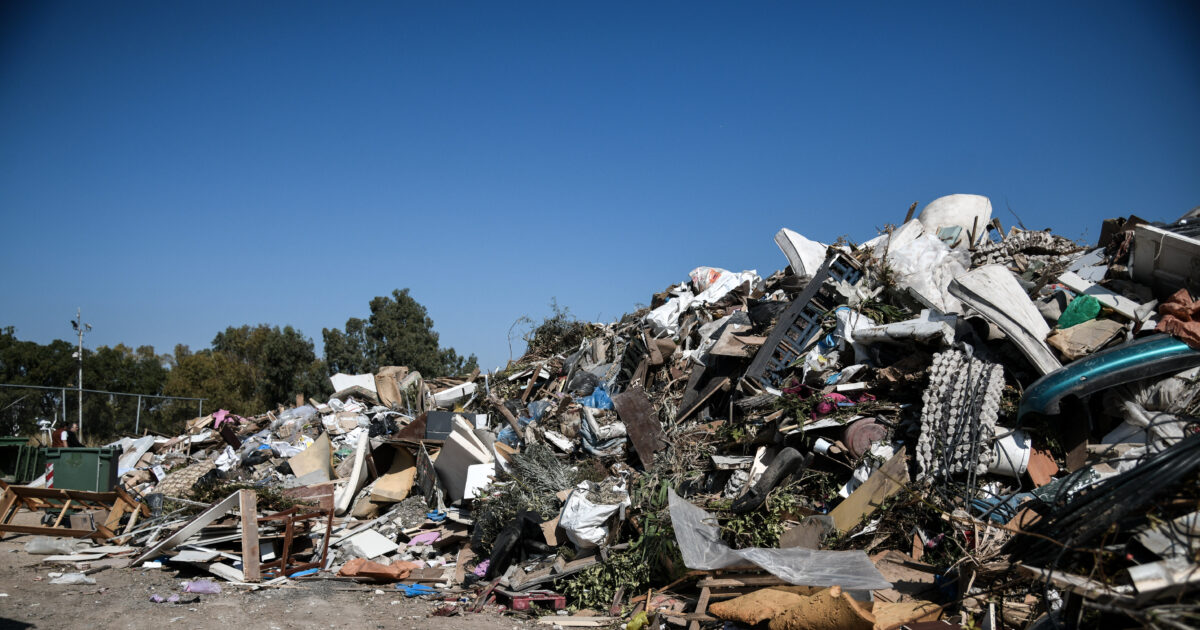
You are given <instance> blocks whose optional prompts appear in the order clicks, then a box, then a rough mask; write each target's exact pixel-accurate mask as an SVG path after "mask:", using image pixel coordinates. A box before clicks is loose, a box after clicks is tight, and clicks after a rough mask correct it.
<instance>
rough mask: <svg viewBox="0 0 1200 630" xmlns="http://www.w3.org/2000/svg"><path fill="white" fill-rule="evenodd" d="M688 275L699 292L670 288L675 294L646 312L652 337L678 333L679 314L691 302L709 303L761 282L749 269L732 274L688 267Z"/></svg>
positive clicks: (719, 270)
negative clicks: (653, 335) (689, 268)
mask: <svg viewBox="0 0 1200 630" xmlns="http://www.w3.org/2000/svg"><path fill="white" fill-rule="evenodd" d="M690 277H691V278H692V279H693V280H694V281H695V283H696V285H697V288H703V290H702V291H701V292H700V293H699V294H694V293H692V292H691V291H690V290H689V289H688V287H687V285H686V284H681V285H679V286H678V287H676V288H675V289H673V290H672V291H671V292H672V293H673V294H674V295H675V297H673V298H671V299H669V300H667V302H666V304H663V305H662V306H660V307H658V308H656V309H654V310H652V311H650V313H649V314H647V315H646V317H645V321H646V323H647V324H650V329H651V330H652V331H653V332H654V334H655V335H656V336H659V337H663V336H670V335H674V334H675V333H677V332H679V317H680V316H681V315H683V314H684V313H686V312H687V310H688V309H690V308H691V307H692V306H694V305H703V304H713V303H715V302H717V301H719V300H720V299H721V298H723V297H725V296H726V295H729V293H730V292H732V291H733V290H735V289H737V288H739V287H743V286H744V287H746V288H747V289H748V290H749V291H755V290H757V289H761V288H762V284H763V280H762V278H760V277H759V276H758V272H757V271H755V270H753V269H751V270H749V271H743V272H741V273H734V272H732V271H726V270H725V269H716V268H713V267H697V268H696V269H693V270H692V273H691V274H690Z"/></svg>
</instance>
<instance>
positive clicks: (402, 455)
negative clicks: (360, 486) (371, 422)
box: [371, 446, 417, 502]
mask: <svg viewBox="0 0 1200 630" xmlns="http://www.w3.org/2000/svg"><path fill="white" fill-rule="evenodd" d="M392 450H393V455H392V465H391V467H390V468H389V469H388V471H387V472H386V473H384V474H383V475H382V476H380V477H379V479H377V480H375V486H374V487H373V488H372V490H371V500H372V501H380V502H386V501H392V502H399V501H403V500H405V499H407V498H408V494H409V492H412V487H413V483H414V482H415V481H416V478H417V459H416V458H415V457H413V454H412V451H410V450H408V449H407V448H404V447H403V446H396V447H394V448H393V449H392Z"/></svg>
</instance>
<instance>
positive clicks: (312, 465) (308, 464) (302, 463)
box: [288, 433, 333, 481]
mask: <svg viewBox="0 0 1200 630" xmlns="http://www.w3.org/2000/svg"><path fill="white" fill-rule="evenodd" d="M332 452H333V449H332V444H331V443H330V441H329V434H327V433H322V434H321V435H320V437H318V438H317V439H316V440H315V441H313V443H312V444H311V445H309V447H308V448H306V449H304V450H303V451H300V452H299V453H297V454H296V455H293V456H292V457H291V458H290V459H288V465H290V466H291V467H292V473H293V474H294V475H296V476H297V477H303V476H304V475H307V474H308V473H311V472H314V471H320V472H321V476H323V477H324V479H318V481H329V480H330V479H333V464H332V463H331V459H330V458H331V457H332Z"/></svg>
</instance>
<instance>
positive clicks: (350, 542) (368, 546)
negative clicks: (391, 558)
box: [338, 529, 400, 560]
mask: <svg viewBox="0 0 1200 630" xmlns="http://www.w3.org/2000/svg"><path fill="white" fill-rule="evenodd" d="M338 546H339V547H341V548H342V549H345V550H349V551H350V552H351V553H352V554H354V557H356V558H366V559H367V560H370V559H372V558H378V557H379V556H382V555H385V554H389V553H392V552H393V551H395V550H397V549H399V548H400V545H398V544H396V541H394V540H389V539H388V537H387V536H384V535H383V534H380V533H379V532H377V531H375V530H373V529H366V530H363V531H361V532H358V533H357V534H354V535H353V536H348V537H346V538H343V539H342V540H341V541H339V542H338Z"/></svg>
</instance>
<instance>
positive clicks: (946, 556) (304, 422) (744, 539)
mask: <svg viewBox="0 0 1200 630" xmlns="http://www.w3.org/2000/svg"><path fill="white" fill-rule="evenodd" d="M915 209H916V206H915V204H914V207H913V209H912V210H910V212H909V217H907V219H906V221H905V222H904V223H903V224H902V225H900V226H899V227H889V228H888V229H887V230H886V231H885V232H884V233H883V234H880V235H878V236H875V237H874V238H872V239H871V240H869V241H866V242H864V243H862V244H852V243H848V242H838V243H835V244H833V245H827V244H823V243H819V242H816V241H813V240H810V239H808V238H806V237H804V236H803V235H801V234H799V233H797V232H795V231H792V230H789V229H783V230H780V232H779V233H778V234H777V235H776V236H775V243H776V245H777V246H778V247H779V249H780V250H781V252H782V253H783V255H784V257H785V258H786V261H787V266H786V267H785V268H784V269H783V270H781V271H779V272H776V273H774V274H772V275H770V276H768V277H765V278H763V277H761V276H759V275H758V274H757V272H755V271H742V272H733V271H728V270H724V269H717V268H712V267H698V268H696V269H695V270H693V271H692V272H691V274H690V275H689V279H688V281H685V282H682V283H680V284H679V285H676V286H670V287H666V288H665V289H664V290H663V291H662V292H660V293H657V294H655V295H654V296H652V299H651V303H650V306H649V307H648V308H645V309H642V310H639V311H637V312H634V313H631V314H629V315H626V316H625V317H624V318H622V319H621V320H620V321H617V322H614V323H607V324H598V323H587V322H580V321H574V320H571V319H569V318H566V317H563V316H562V315H561V314H558V315H556V316H555V317H554V318H551V319H548V320H546V321H545V322H543V324H542V325H541V326H539V327H536V328H535V329H534V330H533V331H532V333H531V334H530V336H529V338H528V342H529V344H528V350H527V352H526V354H525V356H523V357H522V358H521V359H519V360H517V361H514V362H511V363H510V364H509V365H508V366H507V367H506V368H505V369H504V370H503V371H500V372H497V373H493V374H482V375H481V374H479V373H478V372H476V373H474V374H471V375H468V376H465V377H461V378H439V379H426V378H422V376H421V375H420V374H419V373H417V372H412V371H410V370H408V369H407V368H405V367H402V366H393V367H384V368H382V369H381V370H380V371H379V372H378V373H376V374H360V375H345V374H338V375H335V376H333V377H332V379H331V380H332V382H333V385H334V389H335V390H336V393H335V394H334V396H333V397H332V398H330V399H329V400H328V401H325V402H318V401H311V400H310V401H307V402H306V401H297V406H296V407H293V408H291V409H281V410H280V411H278V412H272V413H268V414H265V415H263V416H258V417H254V418H241V417H238V416H235V415H232V414H229V413H228V412H225V411H223V410H222V411H218V412H217V413H215V414H212V415H209V416H205V417H202V418H196V419H195V420H193V421H191V422H189V423H188V426H187V430H186V432H185V434H183V435H180V436H178V437H173V438H164V437H156V436H152V435H151V436H142V437H130V438H127V439H124V440H122V441H121V442H119V443H118V444H117V445H116V446H119V447H120V448H121V449H122V452H123V455H122V457H121V459H120V464H119V471H118V472H119V475H120V483H119V485H118V487H117V488H115V489H114V490H113V492H110V493H88V492H79V491H74V490H63V489H49V488H35V487H19V486H13V487H7V488H6V489H5V497H4V503H3V505H4V506H5V512H4V513H3V514H0V532H4V531H7V532H20V533H30V534H39V535H49V536H70V537H90V538H92V539H93V540H94V541H95V542H96V543H98V544H101V545H106V546H102V547H94V548H90V549H72V550H68V552H67V553H66V554H60V556H57V557H58V558H60V560H63V561H67V562H79V561H82V560H80V558H87V559H91V560H95V559H97V558H100V557H104V556H112V555H114V554H115V555H117V556H121V557H123V558H125V559H126V560H127V561H128V563H129V564H131V565H133V566H145V565H147V564H155V563H159V562H166V563H169V564H173V565H188V566H190V567H193V568H198V569H199V570H202V571H205V572H208V573H210V574H212V575H213V576H214V577H216V578H219V579H221V580H224V581H225V583H227V584H235V585H237V584H271V583H280V582H284V581H293V582H303V581H311V580H327V579H341V580H355V581H360V582H369V583H394V584H396V588H398V589H400V590H403V591H404V592H405V594H406V595H408V596H410V597H416V596H422V597H427V598H430V599H434V600H437V601H438V602H439V604H440V605H443V607H442V608H439V610H438V612H437V613H436V614H452V613H467V612H472V611H479V610H482V609H484V608H485V607H488V606H493V607H494V606H497V605H500V606H504V607H505V609H507V610H511V611H525V610H533V609H537V608H540V609H543V610H547V609H548V610H561V609H563V608H564V607H567V606H570V607H572V608H573V609H574V614H573V615H568V616H562V614H558V615H553V616H552V617H551V618H550V622H552V623H555V624H558V625H563V626H566V625H572V626H605V625H612V624H615V623H618V622H621V623H626V624H627V626H626V627H627V628H629V630H639V629H640V628H642V627H660V626H662V625H663V624H670V625H678V626H683V625H687V626H689V629H690V630H696V629H697V628H698V627H699V626H700V625H709V624H717V623H719V622H721V621H722V620H724V621H727V622H732V623H736V624H738V625H741V626H746V627H749V626H754V625H759V624H766V626H767V627H769V628H770V629H771V630H799V629H801V628H822V629H823V628H829V629H835V628H836V629H840V628H897V627H912V628H918V627H935V626H929V625H922V624H923V623H926V622H930V621H938V622H939V623H941V624H942V625H938V626H936V627H983V628H1031V627H1036V628H1044V627H1057V626H1060V625H1063V626H1067V627H1081V626H1083V627H1138V626H1145V627H1177V628H1178V627H1195V626H1196V625H1197V624H1198V623H1200V602H1198V598H1197V592H1198V591H1200V564H1198V559H1200V529H1198V527H1200V512H1197V510H1198V509H1200V435H1197V433H1198V428H1200V424H1197V417H1198V416H1200V383H1198V381H1200V332H1198V331H1200V323H1197V322H1200V310H1197V307H1196V303H1195V302H1194V301H1193V300H1194V296H1195V295H1196V292H1197V290H1198V289H1200V287H1197V283H1198V282H1200V271H1197V270H1198V269H1200V231H1198V229H1197V225H1200V217H1198V216H1197V215H1198V214H1200V213H1198V212H1196V211H1193V212H1192V213H1189V214H1188V215H1187V216H1185V217H1183V218H1182V219H1180V220H1178V221H1176V222H1174V223H1171V224H1151V223H1149V222H1146V221H1144V220H1142V219H1139V218H1137V217H1129V218H1127V219H1113V220H1107V221H1104V223H1103V226H1102V229H1101V237H1100V241H1099V242H1098V243H1096V244H1095V246H1094V247H1090V248H1088V247H1084V246H1081V245H1079V244H1077V243H1074V242H1072V241H1070V240H1067V239H1064V238H1062V237H1060V236H1057V235H1054V234H1051V233H1050V232H1045V231H1030V230H1025V229H1020V228H1012V229H1009V230H1008V231H1007V232H1005V231H1004V230H1003V227H1002V226H1001V224H1000V222H999V220H997V219H995V218H994V217H992V211H991V203H990V201H988V199H987V198H985V197H980V196H976V195H951V196H948V197H943V198H941V199H937V200H935V201H934V202H932V203H930V204H929V205H928V206H926V207H925V208H924V209H923V210H922V212H920V214H919V215H918V216H916V218H913V216H912V215H913V213H914V211H915ZM35 485H36V484H35ZM72 502H74V503H75V505H76V506H77V507H78V506H87V507H88V509H89V510H90V511H92V512H97V513H102V518H99V519H98V520H95V521H94V524H92V525H89V524H87V523H85V522H84V521H83V519H77V518H76V517H77V516H79V513H78V511H76V513H73V514H70V518H69V519H64V515H68V514H69V513H70V512H71V511H72V510H71V509H70V507H71V505H70V504H71V503H72ZM21 512H34V513H37V514H38V515H45V516H46V520H45V522H43V521H41V520H37V519H35V521H37V523H38V524H35V525H17V524H15V520H14V519H15V518H16V517H17V516H18V515H19V513H21ZM39 518H40V517H39ZM51 523H52V524H51ZM89 554H90V555H89ZM96 554H99V555H96ZM206 588H207V587H206ZM202 592H203V591H202Z"/></svg>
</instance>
